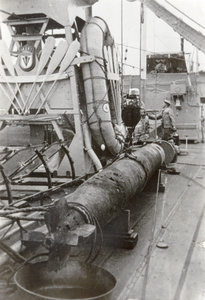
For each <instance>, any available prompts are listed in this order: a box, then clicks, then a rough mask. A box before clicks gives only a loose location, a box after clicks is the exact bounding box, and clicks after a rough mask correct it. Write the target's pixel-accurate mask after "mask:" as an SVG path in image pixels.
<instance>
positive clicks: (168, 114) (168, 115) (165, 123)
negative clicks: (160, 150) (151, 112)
mask: <svg viewBox="0 0 205 300" xmlns="http://www.w3.org/2000/svg"><path fill="white" fill-rule="evenodd" d="M161 117H162V130H163V137H162V139H163V140H165V141H168V140H170V139H171V138H172V136H173V132H174V131H176V128H175V118H174V113H173V110H172V109H171V103H170V101H169V100H168V99H165V100H164V106H163V109H162V114H161Z"/></svg>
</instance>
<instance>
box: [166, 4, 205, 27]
mask: <svg viewBox="0 0 205 300" xmlns="http://www.w3.org/2000/svg"><path fill="white" fill-rule="evenodd" d="M164 1H165V2H166V3H168V4H169V5H170V6H172V7H173V8H175V9H176V10H177V11H178V12H180V13H181V14H182V15H184V16H185V17H187V18H188V19H189V20H191V21H192V22H194V23H195V24H197V25H199V26H200V27H201V28H203V29H205V27H204V26H202V25H201V24H199V23H198V22H196V21H195V20H193V19H192V18H190V17H189V16H188V15H186V14H185V13H183V12H182V11H181V10H180V9H178V8H177V7H176V6H174V5H173V4H171V3H170V2H169V1H167V0H164Z"/></svg>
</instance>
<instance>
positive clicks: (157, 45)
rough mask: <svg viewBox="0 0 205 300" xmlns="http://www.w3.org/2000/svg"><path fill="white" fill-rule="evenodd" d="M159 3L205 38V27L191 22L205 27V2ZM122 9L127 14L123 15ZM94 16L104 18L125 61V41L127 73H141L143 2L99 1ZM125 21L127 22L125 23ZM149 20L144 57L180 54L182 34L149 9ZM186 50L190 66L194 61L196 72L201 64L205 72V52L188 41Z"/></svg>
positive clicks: (123, 0)
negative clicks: (141, 5)
mask: <svg viewBox="0 0 205 300" xmlns="http://www.w3.org/2000/svg"><path fill="white" fill-rule="evenodd" d="M158 2H159V3H160V4H162V5H164V6H165V7H166V8H168V9H169V11H171V12H173V13H174V14H175V15H176V16H179V17H180V18H181V19H183V20H184V21H185V22H187V23H188V24H189V25H190V26H192V27H193V28H195V29H197V30H198V31H201V32H202V33H203V34H204V35H205V28H202V27H201V26H199V25H197V24H196V23H195V22H193V21H191V20H190V19H189V18H191V19H193V20H194V21H196V22H197V23H199V24H200V25H202V26H203V27H205V1H204V0H158ZM168 2H169V3H171V4H172V5H174V6H175V7H176V8H177V9H178V10H180V11H182V12H183V13H184V14H186V15H188V17H189V18H187V17H186V16H184V15H182V14H181V13H180V12H178V11H176V10H175V9H174V8H173V7H172V6H171V5H170V4H169V3H168ZM122 7H123V14H121V8H122ZM93 15H94V16H100V17H101V18H103V19H104V20H105V21H106V22H107V24H108V26H109V28H110V31H111V34H112V35H113V37H114V39H115V43H116V44H117V45H118V51H119V58H121V50H122V47H121V41H122V36H123V45H124V47H123V60H124V62H125V63H126V65H125V67H124V71H123V72H124V74H132V75H137V74H139V66H140V58H139V53H140V51H139V49H140V1H133V2H130V1H127V0H99V1H98V2H97V3H95V4H94V5H93ZM122 20H123V22H121V21H122ZM145 21H146V23H145V24H146V25H145V28H146V30H145V34H144V37H145V38H143V45H142V44H141V49H142V54H143V53H144V54H148V53H150V54H154V53H177V52H180V50H181V45H180V35H179V34H178V33H176V32H175V31H174V30H173V29H172V27H170V26H169V25H168V24H166V23H165V22H164V21H163V20H162V19H160V18H158V17H157V16H156V15H155V14H154V13H153V12H152V11H151V10H150V9H148V8H146V14H145ZM121 24H123V35H122V34H121V33H122V26H121ZM145 50H146V51H145ZM184 51H185V53H187V54H186V58H187V62H188V64H189V62H191V61H193V62H194V65H195V71H197V65H198V70H199V71H200V70H203V71H205V54H204V53H202V52H201V51H198V50H197V49H196V48H195V47H193V46H192V45H191V44H190V43H189V42H187V41H186V40H185V42H184ZM125 58H126V60H125ZM197 62H198V64H197Z"/></svg>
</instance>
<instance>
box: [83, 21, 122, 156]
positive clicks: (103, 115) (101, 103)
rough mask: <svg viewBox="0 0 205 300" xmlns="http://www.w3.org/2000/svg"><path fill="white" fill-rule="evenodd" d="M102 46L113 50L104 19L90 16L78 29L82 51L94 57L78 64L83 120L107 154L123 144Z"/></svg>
mask: <svg viewBox="0 0 205 300" xmlns="http://www.w3.org/2000/svg"><path fill="white" fill-rule="evenodd" d="M104 47H109V50H110V49H111V50H113V49H114V48H113V47H114V41H113V39H112V37H111V35H110V32H109V29H108V26H107V24H106V23H105V21H104V20H102V19H100V18H98V17H93V18H91V19H90V21H89V22H87V23H86V25H85V26H84V28H83V29H82V32H81V51H82V55H88V54H89V55H93V56H95V60H94V61H92V62H89V63H86V64H83V65H82V72H83V80H84V88H85V98H86V107H87V120H88V124H89V127H90V130H91V134H92V137H93V139H94V141H95V142H96V143H97V145H98V146H99V147H101V146H102V145H105V146H106V148H107V149H108V150H109V152H110V153H111V154H113V155H116V154H118V153H120V152H121V150H122V148H123V146H124V135H125V127H124V126H123V124H122V121H121V100H120V91H119V94H117V98H118V99H117V98H116V96H115V97H114V98H113V99H112V95H111V93H110V91H109V81H108V78H107V72H108V67H107V65H106V59H105V52H104ZM115 59H116V57H115ZM113 63H116V62H113ZM115 75H116V74H115ZM118 75H119V74H118ZM113 84H114V83H113ZM113 101H115V103H113ZM114 106H115V109H114V108H113V107H114ZM116 106H117V107H116ZM116 111H118V122H116ZM119 115H120V116H119Z"/></svg>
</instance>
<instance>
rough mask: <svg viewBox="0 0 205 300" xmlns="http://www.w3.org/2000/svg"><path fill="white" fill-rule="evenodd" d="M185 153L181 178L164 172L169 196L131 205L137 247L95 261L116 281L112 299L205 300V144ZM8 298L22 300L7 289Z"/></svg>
mask: <svg viewBox="0 0 205 300" xmlns="http://www.w3.org/2000/svg"><path fill="white" fill-rule="evenodd" d="M180 149H181V155H179V156H178V161H177V163H176V169H177V171H179V172H180V173H179V174H170V173H168V172H167V171H166V170H165V171H162V173H161V177H162V182H163V184H164V187H165V190H164V192H156V191H157V186H156V187H155V190H153V187H152V189H149V188H146V189H145V190H144V191H143V192H142V193H141V194H140V195H138V196H136V198H135V199H134V201H133V203H132V204H131V207H130V211H131V228H132V229H133V230H134V231H135V232H137V233H138V242H137V244H136V246H135V247H134V248H133V249H124V248H119V247H115V246H114V245H113V246H104V247H103V248H102V251H101V253H100V255H99V256H98V258H97V260H96V261H95V262H94V263H95V264H97V265H98V266H100V267H103V268H105V269H106V270H108V271H110V272H111V273H112V274H113V275H114V276H115V277H116V280H117V284H116V287H115V289H114V291H113V294H112V300H153V299H154V300H162V299H163V300H164V299H166V300H199V299H200V300H201V299H205V217H204V208H205V180H204V178H205V163H204V157H205V144H202V143H198V144H188V147H187V149H185V145H184V144H182V145H181V146H180ZM31 276H32V275H31ZM102 280H103V279H102ZM2 287H4V285H2ZM1 297H2V298H1ZM5 297H6V299H10V300H19V299H16V293H15V291H13V290H11V291H10V290H9V289H8V288H6V289H5V292H4V291H3V289H1V292H0V299H5Z"/></svg>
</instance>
